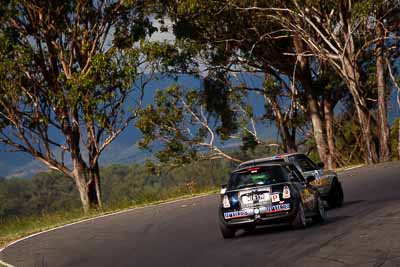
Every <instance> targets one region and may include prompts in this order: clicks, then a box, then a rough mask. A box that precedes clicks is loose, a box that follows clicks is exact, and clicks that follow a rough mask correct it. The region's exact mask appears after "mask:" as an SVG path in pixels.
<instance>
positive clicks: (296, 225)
mask: <svg viewBox="0 0 400 267" xmlns="http://www.w3.org/2000/svg"><path fill="white" fill-rule="evenodd" d="M306 224H307V223H306V216H305V214H304V207H303V203H301V201H300V202H299V207H298V209H297V213H296V216H295V217H294V219H293V221H292V227H293V229H302V228H304V227H306Z"/></svg>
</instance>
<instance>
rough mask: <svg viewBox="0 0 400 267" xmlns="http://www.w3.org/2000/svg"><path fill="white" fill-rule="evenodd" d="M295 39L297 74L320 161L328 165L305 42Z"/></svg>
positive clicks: (298, 38)
mask: <svg viewBox="0 0 400 267" xmlns="http://www.w3.org/2000/svg"><path fill="white" fill-rule="evenodd" d="M293 39H294V46H295V48H296V53H297V61H298V62H299V69H300V71H299V72H298V73H296V74H297V75H299V76H300V77H299V80H300V81H301V84H302V86H303V89H304V91H305V95H306V99H307V107H308V113H309V115H310V118H311V122H312V126H313V134H314V139H315V144H316V146H317V150H318V154H319V158H320V160H321V161H322V162H323V163H324V164H327V161H326V154H327V145H326V140H325V137H324V130H323V126H322V119H321V115H320V110H319V107H318V102H317V99H316V98H315V96H314V95H313V90H312V80H311V74H310V65H309V62H308V58H307V57H304V56H302V55H301V54H303V53H304V52H305V47H304V43H303V41H302V40H301V38H300V37H298V36H295V37H294V38H293Z"/></svg>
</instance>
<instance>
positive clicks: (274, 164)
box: [232, 162, 292, 173]
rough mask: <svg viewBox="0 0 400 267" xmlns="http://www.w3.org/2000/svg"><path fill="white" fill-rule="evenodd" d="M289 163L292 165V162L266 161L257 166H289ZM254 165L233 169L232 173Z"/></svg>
mask: <svg viewBox="0 0 400 267" xmlns="http://www.w3.org/2000/svg"><path fill="white" fill-rule="evenodd" d="M288 165H292V163H289V162H266V163H260V164H256V165H255V166H257V167H272V166H288ZM252 167H253V166H246V167H242V168H238V169H236V170H234V171H232V173H236V172H241V171H244V170H247V169H249V168H252Z"/></svg>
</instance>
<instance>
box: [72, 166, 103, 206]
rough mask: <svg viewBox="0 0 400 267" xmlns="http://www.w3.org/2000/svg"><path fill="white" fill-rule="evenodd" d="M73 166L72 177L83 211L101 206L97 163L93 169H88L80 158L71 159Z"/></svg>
mask: <svg viewBox="0 0 400 267" xmlns="http://www.w3.org/2000/svg"><path fill="white" fill-rule="evenodd" d="M73 168H74V171H73V178H74V180H75V184H76V187H77V189H78V192H79V196H80V199H81V202H82V207H83V211H84V212H85V213H88V212H89V210H90V209H93V208H101V207H102V203H101V198H100V176H99V168H98V165H97V167H96V168H94V169H88V168H87V167H86V164H85V163H84V162H83V161H82V160H81V159H73Z"/></svg>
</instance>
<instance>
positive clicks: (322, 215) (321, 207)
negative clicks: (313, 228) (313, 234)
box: [313, 197, 326, 223]
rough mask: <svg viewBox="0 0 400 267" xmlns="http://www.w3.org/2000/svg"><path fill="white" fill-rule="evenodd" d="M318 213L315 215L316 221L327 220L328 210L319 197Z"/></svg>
mask: <svg viewBox="0 0 400 267" xmlns="http://www.w3.org/2000/svg"><path fill="white" fill-rule="evenodd" d="M316 213H317V214H316V215H315V216H314V218H313V219H314V221H316V222H318V223H324V222H325V220H326V211H325V207H324V203H323V202H322V199H321V198H320V197H318V199H317V210H316Z"/></svg>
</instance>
